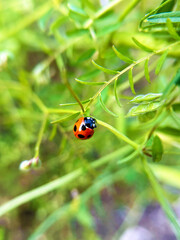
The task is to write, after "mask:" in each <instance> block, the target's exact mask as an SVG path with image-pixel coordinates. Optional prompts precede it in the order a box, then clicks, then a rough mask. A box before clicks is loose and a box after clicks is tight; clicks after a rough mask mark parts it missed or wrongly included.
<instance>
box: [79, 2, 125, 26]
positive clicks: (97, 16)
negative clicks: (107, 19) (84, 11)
mask: <svg viewBox="0 0 180 240" xmlns="http://www.w3.org/2000/svg"><path fill="white" fill-rule="evenodd" d="M121 1H122V0H114V1H112V2H110V3H109V4H108V5H107V6H105V7H103V8H101V9H100V10H99V11H97V12H96V14H95V15H94V16H92V17H91V18H90V19H88V20H87V21H86V22H85V23H84V28H89V27H90V26H91V25H92V24H93V22H94V20H96V19H97V18H100V17H101V16H102V15H103V14H105V13H106V12H108V11H109V10H111V9H112V8H113V7H115V6H116V5H117V4H119V3H120V2H121Z"/></svg>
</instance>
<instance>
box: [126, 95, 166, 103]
mask: <svg viewBox="0 0 180 240" xmlns="http://www.w3.org/2000/svg"><path fill="white" fill-rule="evenodd" d="M161 96H162V93H148V94H146V95H138V96H136V97H134V98H133V99H132V100H131V101H130V102H133V103H142V102H150V101H154V100H158V99H159V98H160V97H161Z"/></svg>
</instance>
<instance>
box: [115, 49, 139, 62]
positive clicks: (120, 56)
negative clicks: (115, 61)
mask: <svg viewBox="0 0 180 240" xmlns="http://www.w3.org/2000/svg"><path fill="white" fill-rule="evenodd" d="M112 49H113V51H114V52H115V54H116V56H117V57H118V58H120V59H121V60H123V61H124V62H127V63H134V60H132V59H130V58H128V57H126V56H125V55H123V54H122V53H121V52H119V51H118V50H117V49H116V48H115V46H113V47H112Z"/></svg>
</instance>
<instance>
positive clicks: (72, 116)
mask: <svg viewBox="0 0 180 240" xmlns="http://www.w3.org/2000/svg"><path fill="white" fill-rule="evenodd" d="M79 114H80V112H77V113H74V114H71V115H69V116H67V117H64V118H61V119H58V120H56V121H52V122H51V123H52V124H55V123H61V122H67V121H69V120H72V119H74V118H76V117H77V116H79Z"/></svg>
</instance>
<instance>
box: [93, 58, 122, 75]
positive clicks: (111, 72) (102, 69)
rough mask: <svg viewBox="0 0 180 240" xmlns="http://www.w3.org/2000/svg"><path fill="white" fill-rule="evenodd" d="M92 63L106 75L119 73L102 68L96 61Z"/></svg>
mask: <svg viewBox="0 0 180 240" xmlns="http://www.w3.org/2000/svg"><path fill="white" fill-rule="evenodd" d="M92 63H93V65H94V66H95V67H96V68H98V69H99V70H101V71H103V72H105V73H108V74H117V73H119V72H118V71H115V70H110V69H107V68H104V67H102V66H100V65H99V64H97V63H96V62H95V61H94V60H92Z"/></svg>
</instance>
